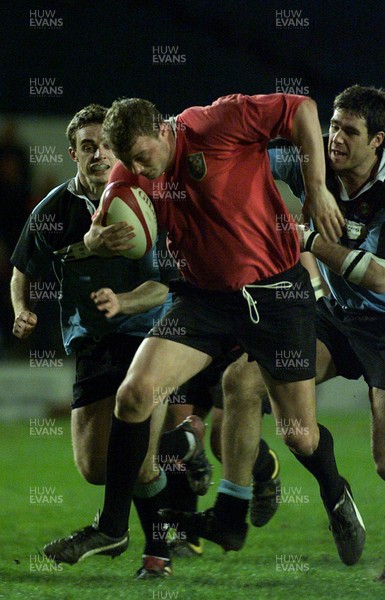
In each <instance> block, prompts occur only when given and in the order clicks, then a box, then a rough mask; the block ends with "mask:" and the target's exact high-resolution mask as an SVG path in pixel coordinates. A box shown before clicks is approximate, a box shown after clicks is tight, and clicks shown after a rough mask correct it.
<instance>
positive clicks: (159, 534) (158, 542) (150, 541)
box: [133, 484, 170, 558]
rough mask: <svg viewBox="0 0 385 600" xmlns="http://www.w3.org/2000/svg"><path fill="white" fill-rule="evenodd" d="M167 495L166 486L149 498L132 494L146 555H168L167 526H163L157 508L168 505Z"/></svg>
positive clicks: (164, 556)
mask: <svg viewBox="0 0 385 600" xmlns="http://www.w3.org/2000/svg"><path fill="white" fill-rule="evenodd" d="M149 485H151V484H149ZM167 496H168V490H167V486H166V487H164V488H163V490H162V491H161V492H159V493H158V494H156V495H155V496H151V497H149V498H139V497H138V496H134V498H133V500H134V504H135V508H136V511H137V513H138V516H139V519H140V523H141V525H142V529H143V531H144V535H145V538H146V544H145V547H144V554H147V555H148V556H159V557H161V558H169V557H170V552H169V549H168V545H167V528H165V527H164V523H163V521H162V519H161V518H160V517H159V515H158V510H159V509H160V508H165V507H166V506H167V505H168V498H167Z"/></svg>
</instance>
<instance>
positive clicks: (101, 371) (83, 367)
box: [71, 333, 143, 409]
mask: <svg viewBox="0 0 385 600" xmlns="http://www.w3.org/2000/svg"><path fill="white" fill-rule="evenodd" d="M142 341H143V338H141V337H138V336H131V335H127V334H122V333H114V334H108V335H105V336H103V337H102V338H100V339H99V340H95V339H94V338H84V340H83V341H82V342H81V344H80V346H79V347H78V348H77V350H76V381H75V383H74V385H73V402H72V404H71V408H72V409H74V408H80V407H81V406H86V405H87V404H92V403H93V402H97V401H98V400H103V399H104V398H108V397H110V396H115V394H116V392H117V390H118V387H119V386H120V384H121V383H122V381H123V379H124V378H125V376H126V373H127V369H128V367H129V366H130V364H131V362H132V359H133V358H134V355H135V353H136V351H137V349H138V348H139V346H140V344H141V342H142Z"/></svg>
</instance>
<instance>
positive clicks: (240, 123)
mask: <svg viewBox="0 0 385 600" xmlns="http://www.w3.org/2000/svg"><path fill="white" fill-rule="evenodd" d="M304 100H305V98H304V97H303V96H294V95H286V94H271V95H258V96H244V95H241V94H234V95H231V96H225V97H223V98H219V99H218V100H216V101H215V102H214V103H213V104H211V105H210V106H194V107H192V108H188V109H186V110H185V111H183V112H182V113H181V114H180V115H179V116H178V117H177V118H176V151H175V155H174V159H173V163H172V164H171V165H170V167H169V168H168V169H167V171H166V172H165V173H164V174H163V175H162V176H161V177H159V178H157V179H154V180H149V179H146V178H145V177H142V176H136V175H134V174H133V173H131V172H130V171H128V170H127V169H126V168H125V167H124V166H123V165H122V164H121V163H118V164H117V165H116V166H115V167H114V169H113V171H112V173H111V177H110V182H111V181H118V180H126V181H128V182H130V183H131V184H133V185H138V186H139V187H141V188H142V189H143V190H144V191H145V192H146V193H147V194H148V196H149V197H150V198H151V200H152V201H153V203H154V206H155V209H156V212H157V216H158V222H159V226H160V227H164V228H165V229H166V230H167V232H168V241H169V250H170V251H171V253H172V255H173V256H174V257H176V258H177V259H178V262H179V267H180V270H181V271H182V274H183V276H184V277H185V279H186V280H187V281H189V282H190V283H192V284H193V285H195V286H197V287H199V288H204V289H208V290H239V289H241V288H242V287H243V286H244V285H247V284H251V283H254V282H258V281H259V280H261V279H265V278H267V277H271V276H272V275H277V274H279V273H281V272H283V271H286V270H287V269H289V268H290V267H292V266H294V265H295V264H296V263H297V262H298V260H299V243H298V238H297V235H296V233H295V230H294V227H290V226H289V227H285V228H284V229H285V230H284V231H282V227H281V226H280V224H282V223H287V224H288V223H289V222H290V214H289V212H288V210H287V208H286V206H285V203H284V202H283V200H282V198H281V196H280V194H279V192H278V190H277V188H276V186H275V183H274V180H273V177H272V175H271V170H270V163H269V157H268V153H267V144H268V142H269V140H270V139H273V138H276V137H284V138H285V137H286V138H288V137H289V138H290V131H291V126H292V121H293V117H294V115H295V113H296V110H297V108H298V106H299V105H300V104H301V102H303V101H304Z"/></svg>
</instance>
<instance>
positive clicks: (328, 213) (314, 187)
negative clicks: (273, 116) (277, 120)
mask: <svg viewBox="0 0 385 600" xmlns="http://www.w3.org/2000/svg"><path fill="white" fill-rule="evenodd" d="M291 141H292V142H293V143H294V144H295V145H296V146H297V147H298V149H299V152H300V155H301V158H302V160H301V169H302V175H303V179H304V186H305V192H306V197H305V203H304V205H303V214H304V216H305V220H306V221H309V219H312V220H313V222H314V226H315V228H316V229H317V231H319V233H320V234H321V235H322V237H323V238H324V239H325V240H329V241H333V242H336V241H337V239H338V238H339V237H341V235H342V227H343V226H344V219H343V216H342V214H341V211H340V210H339V208H338V206H337V203H336V201H335V198H334V197H333V195H332V194H331V193H330V192H329V191H328V189H327V188H326V185H325V157H324V150H323V143H322V133H321V127H320V125H319V121H318V112H317V105H316V103H315V102H314V100H312V99H311V98H307V99H306V100H305V101H304V102H302V104H301V105H300V106H299V108H298V110H297V112H296V114H295V116H294V119H293V126H292V131H291Z"/></svg>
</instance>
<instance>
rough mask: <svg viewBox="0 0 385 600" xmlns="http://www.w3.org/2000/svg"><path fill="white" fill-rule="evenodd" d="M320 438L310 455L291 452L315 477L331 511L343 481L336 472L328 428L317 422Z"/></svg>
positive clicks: (323, 498) (337, 498)
mask: <svg viewBox="0 0 385 600" xmlns="http://www.w3.org/2000/svg"><path fill="white" fill-rule="evenodd" d="M318 427H319V431H320V439H319V444H318V447H317V449H316V450H315V451H314V452H313V454H312V455H311V456H300V455H299V454H295V452H293V454H294V456H295V457H296V459H297V460H298V461H299V462H300V463H301V464H302V465H303V466H304V467H305V469H307V470H308V471H310V473H311V474H312V475H314V477H315V478H316V479H317V481H318V483H319V486H320V492H321V498H322V500H323V501H324V503H325V505H326V506H327V508H328V510H329V511H332V510H333V508H334V507H335V505H336V504H337V502H338V500H339V499H340V497H341V495H342V493H343V491H344V481H343V479H342V477H341V476H340V474H339V473H338V469H337V464H336V459H335V456H334V444H333V438H332V435H331V433H330V431H329V430H328V429H326V427H324V426H323V425H320V424H318Z"/></svg>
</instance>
